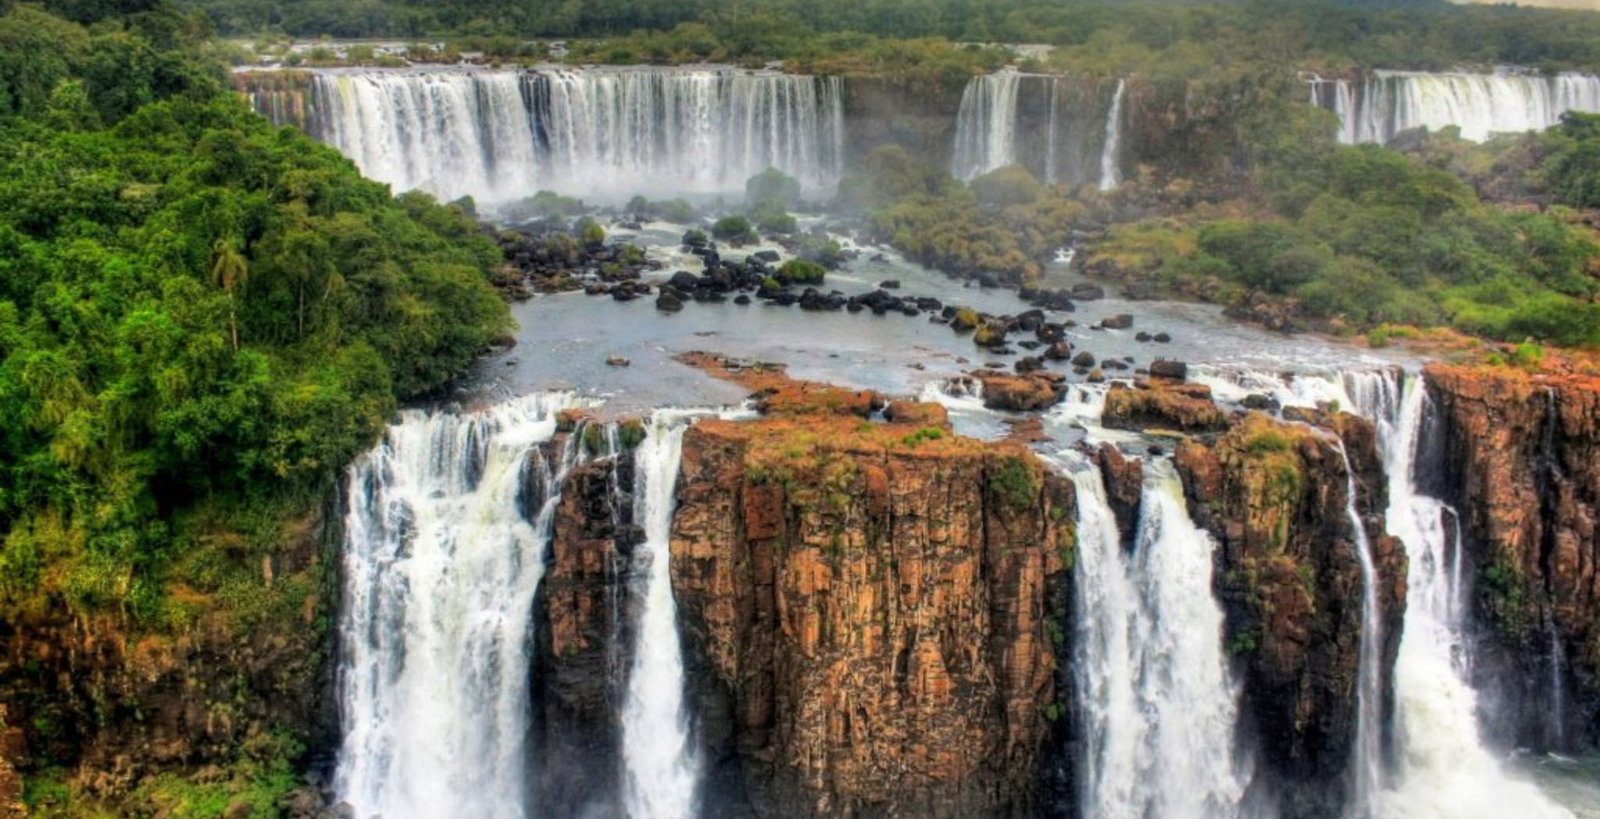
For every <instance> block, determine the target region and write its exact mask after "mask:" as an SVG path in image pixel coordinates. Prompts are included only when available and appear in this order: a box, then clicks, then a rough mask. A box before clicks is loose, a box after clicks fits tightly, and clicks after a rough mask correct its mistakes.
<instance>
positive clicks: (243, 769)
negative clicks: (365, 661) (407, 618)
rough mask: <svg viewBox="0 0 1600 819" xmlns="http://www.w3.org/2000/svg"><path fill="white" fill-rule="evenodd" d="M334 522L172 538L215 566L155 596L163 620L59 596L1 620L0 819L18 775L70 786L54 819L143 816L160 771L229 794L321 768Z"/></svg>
mask: <svg viewBox="0 0 1600 819" xmlns="http://www.w3.org/2000/svg"><path fill="white" fill-rule="evenodd" d="M337 520H338V518H337V516H336V514H334V513H333V509H332V504H331V502H330V503H329V504H328V506H327V507H326V508H314V509H313V510H312V511H310V512H307V513H304V514H303V515H301V516H299V517H297V518H295V519H293V520H292V521H290V522H288V523H287V524H285V525H284V527H283V530H282V532H281V533H280V535H279V537H278V538H276V539H274V540H273V541H272V542H270V543H269V544H268V545H261V544H258V543H254V542H252V541H250V540H249V539H248V538H247V537H246V536H245V535H244V534H242V533H240V531H238V530H234V529H229V528H227V526H226V524H208V525H207V528H206V530H205V532H204V533H201V534H197V533H193V532H189V533H185V534H184V535H183V536H181V537H180V536H175V538H174V540H175V541H176V542H179V543H184V544H185V545H186V546H187V548H188V549H190V550H191V553H192V555H194V557H191V559H207V560H210V561H212V562H211V563H210V564H208V566H209V568H208V571H209V572H210V573H211V574H210V575H204V574H197V573H195V572H192V571H191V572H187V573H186V574H187V576H188V577H190V578H195V579H208V580H212V581H213V582H214V584H215V585H214V586H212V587H204V586H200V585H199V584H198V583H197V584H195V585H194V586H190V585H182V586H175V587H173V588H168V589H163V590H161V591H160V592H159V594H160V595H162V596H161V597H160V600H159V603H160V605H161V606H163V608H162V609H161V612H162V613H163V618H162V619H161V620H159V621H158V620H156V618H153V617H150V616H149V614H148V613H146V617H144V618H142V619H136V618H134V617H132V616H130V615H129V614H128V613H126V612H116V611H102V612H99V613H95V614H87V613H82V612H79V613H74V612H73V611H72V610H71V609H70V608H69V607H68V606H67V605H66V604H65V603H64V602H62V601H59V600H54V601H51V602H50V604H49V605H47V606H41V608H40V609H39V610H37V611H25V612H12V613H10V614H9V615H8V616H7V617H5V618H0V816H3V815H5V811H4V805H5V804H6V803H7V800H8V798H9V797H10V796H12V795H14V794H13V791H14V783H15V781H16V777H17V776H18V775H19V774H21V775H26V776H45V777H48V778H50V779H56V778H58V777H59V778H61V779H62V780H64V781H61V782H60V783H59V784H61V785H64V786H66V787H65V788H63V789H62V790H63V791H65V790H68V789H70V791H71V792H72V794H73V802H72V805H71V806H60V805H58V806H57V807H64V808H65V810H66V811H67V813H65V814H62V815H69V814H70V815H80V814H91V815H101V811H104V812H105V815H145V814H147V813H149V812H152V811H153V810H154V808H155V807H157V805H156V804H153V803H154V802H156V801H157V800H158V799H159V797H160V795H161V788H162V785H160V784H159V783H157V784H155V785H154V786H153V787H150V788H149V789H148V790H144V791H142V792H141V791H136V788H139V787H140V786H142V785H150V784H151V783H152V777H154V776H155V775H156V774H163V775H165V776H164V777H163V779H164V780H166V781H169V782H184V781H185V780H187V779H189V778H190V777H192V776H195V775H201V776H200V779H202V780H204V781H205V782H206V783H208V784H209V785H211V786H212V788H211V790H213V791H223V792H226V791H227V790H228V789H229V788H230V786H231V785H232V784H235V783H237V784H239V785H240V786H241V787H245V786H249V785H253V784H255V783H254V782H252V781H251V778H252V777H254V776H258V775H260V774H259V772H261V771H264V770H266V769H268V767H269V766H271V765H274V764H280V763H282V762H295V763H301V764H303V765H304V766H305V767H308V768H310V769H312V770H319V769H323V768H325V767H326V766H327V765H328V763H329V762H330V760H329V759H328V758H327V757H326V756H325V755H326V754H328V753H330V752H331V750H332V749H333V748H334V747H335V746H336V744H337V736H335V735H334V734H333V732H334V731H335V729H336V722H337V720H336V715H335V714H334V710H333V701H332V697H331V696H330V694H331V690H332V683H333V681H332V667H331V663H328V662H327V658H328V657H329V655H330V653H331V651H332V642H333V639H334V635H333V633H332V618H333V607H332V606H331V605H330V601H331V600H333V599H334V594H335V589H334V577H333V572H331V571H329V569H328V567H329V566H330V565H334V563H335V561H336V558H335V557H334V555H335V553H336V549H337V544H338V527H337V525H336V524H333V523H330V521H337ZM184 538H187V539H184ZM200 555H203V556H204V557H199V556H200ZM295 746H301V747H304V748H305V749H306V750H307V751H309V754H307V755H304V756H302V755H301V754H300V753H299V751H298V750H296V747H295ZM202 774H203V775H202ZM8 783H10V784H8ZM310 797H311V798H310V801H311V802H313V803H316V802H317V799H316V797H315V794H314V793H313V794H310ZM212 798H216V797H214V796H213V797H212ZM224 798H226V797H224Z"/></svg>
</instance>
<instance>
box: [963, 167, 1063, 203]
mask: <svg viewBox="0 0 1600 819" xmlns="http://www.w3.org/2000/svg"><path fill="white" fill-rule="evenodd" d="M968 187H970V188H971V189H972V194H973V195H974V196H976V197H977V198H978V204H980V205H987V206H991V207H1005V206H1007V205H1031V204H1033V203H1034V202H1037V201H1039V200H1040V199H1041V198H1043V197H1044V186H1043V185H1041V184H1039V180H1037V179H1034V178H1033V174H1031V173H1028V169H1027V168H1024V167H1022V166H1021V165H1007V166H1006V167H1004V168H998V169H996V170H993V171H990V172H988V173H986V174H984V175H982V176H980V177H978V178H977V179H974V180H972V182H971V183H969V185H968Z"/></svg>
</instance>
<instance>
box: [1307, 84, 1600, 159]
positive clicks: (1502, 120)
mask: <svg viewBox="0 0 1600 819" xmlns="http://www.w3.org/2000/svg"><path fill="white" fill-rule="evenodd" d="M1312 82H1313V84H1314V96H1315V99H1316V102H1317V103H1318V104H1320V105H1323V106H1325V107H1328V108H1331V109H1332V110H1333V111H1334V112H1335V113H1337V114H1338V115H1339V118H1340V122H1341V128H1340V132H1339V139H1340V141H1341V142H1344V143H1346V144H1354V143H1358V142H1378V143H1383V142H1388V141H1389V140H1390V139H1393V138H1394V136H1395V134H1398V133H1400V132H1401V131H1404V130H1407V129H1410V128H1418V127H1424V126H1425V127H1427V128H1429V129H1434V130H1437V129H1439V128H1444V127H1447V126H1451V125H1454V126H1459V127H1460V128H1461V136H1462V137H1463V138H1465V139H1470V140H1475V141H1480V142H1481V141H1483V140H1485V139H1487V138H1488V137H1489V136H1490V135H1492V134H1495V133H1501V132H1508V131H1527V130H1540V129H1544V128H1548V127H1550V126H1551V125H1554V124H1555V123H1556V122H1557V121H1558V120H1559V119H1560V118H1561V114H1562V113H1563V112H1565V111H1584V112H1590V113H1593V112H1600V76H1596V75H1593V74H1576V73H1563V74H1557V75H1555V76H1541V75H1538V74H1530V73H1515V72H1500V73H1496V74H1469V73H1463V72H1448V73H1423V72H1412V71H1377V72H1374V73H1373V74H1372V75H1371V76H1369V77H1367V78H1366V79H1365V80H1362V81H1359V82H1357V81H1352V80H1320V79H1319V80H1312ZM1329 86H1331V93H1326V92H1319V91H1318V89H1320V88H1326V87H1329Z"/></svg>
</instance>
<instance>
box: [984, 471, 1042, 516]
mask: <svg viewBox="0 0 1600 819" xmlns="http://www.w3.org/2000/svg"><path fill="white" fill-rule="evenodd" d="M988 487H989V493H990V495H991V496H993V497H994V498H996V499H998V500H999V501H1000V502H1001V503H1003V504H1004V505H1005V506H1006V507H1008V508H1010V509H1012V510H1014V511H1021V510H1025V509H1028V508H1030V507H1032V506H1033V504H1034V499H1035V498H1036V497H1038V494H1039V478H1038V476H1037V475H1036V474H1034V471H1033V470H1032V469H1030V468H1029V466H1028V464H1027V463H1025V462H1024V461H1023V460H1022V459H1021V458H1002V459H1000V462H999V464H997V465H996V466H995V468H994V469H993V470H991V471H990V472H989V476H988Z"/></svg>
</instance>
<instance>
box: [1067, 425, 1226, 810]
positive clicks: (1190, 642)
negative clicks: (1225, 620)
mask: <svg viewBox="0 0 1600 819" xmlns="http://www.w3.org/2000/svg"><path fill="white" fill-rule="evenodd" d="M1059 462H1060V463H1061V465H1062V466H1063V468H1065V469H1066V471H1067V472H1068V474H1069V475H1070V476H1071V478H1072V480H1073V482H1074V484H1075V485H1076V488H1077V498H1078V553H1077V556H1076V560H1075V565H1074V578H1075V582H1076V584H1077V591H1078V593H1077V610H1076V612H1075V619H1076V621H1077V629H1078V639H1077V649H1076V656H1075V657H1074V675H1075V678H1076V679H1075V683H1076V686H1077V688H1078V707H1079V709H1080V710H1081V719H1080V723H1081V724H1082V725H1083V741H1084V745H1085V748H1084V751H1083V753H1082V754H1081V765H1082V776H1081V786H1080V787H1081V793H1080V798H1081V806H1082V813H1083V815H1085V816H1097V817H1107V819H1142V817H1146V816H1161V817H1177V818H1178V819H1188V818H1191V817H1192V818H1193V819H1202V818H1207V817H1216V818H1217V819H1223V818H1224V817H1226V818H1227V819H1232V818H1233V817H1236V816H1238V815H1239V810H1240V807H1239V803H1240V800H1241V798H1242V796H1243V793H1244V789H1245V783H1246V779H1247V776H1246V775H1245V774H1244V773H1243V772H1242V771H1241V770H1240V769H1239V767H1238V764H1237V763H1236V761H1235V756H1234V731H1235V721H1236V718H1237V713H1238V688H1237V686H1236V685H1235V684H1234V683H1233V681H1232V680H1231V679H1230V675H1229V673H1228V669H1227V663H1226V659H1225V658H1224V656H1223V648H1222V610H1221V608H1220V607H1219V606H1218V604H1217V602H1216V600H1215V598H1214V597H1213V596H1212V589H1211V575H1212V551H1213V548H1214V547H1213V543H1212V541H1211V538H1210V536H1208V535H1207V534H1205V533H1204V532H1203V531H1201V530H1200V529H1199V528H1198V527H1196V526H1195V524H1194V523H1193V522H1192V521H1191V520H1190V519H1189V515H1188V511H1187V509H1186V507H1185V506H1184V501H1183V497H1182V492H1181V489H1180V488H1179V484H1178V480H1177V476H1176V474H1175V473H1174V471H1173V470H1172V468H1171V466H1170V464H1168V463H1165V462H1157V463H1155V464H1152V465H1151V467H1150V469H1149V473H1148V475H1147V478H1146V482H1145V486H1144V493H1143V498H1142V503H1141V520H1140V522H1139V531H1138V536H1137V539H1136V545H1135V548H1134V551H1133V553H1131V554H1130V553H1127V552H1124V551H1123V549H1122V546H1121V542H1122V541H1121V537H1120V536H1119V533H1118V531H1117V525H1116V518H1115V516H1114V514H1113V513H1112V511H1111V508H1110V506H1109V504H1108V503H1107V500H1106V493H1105V487H1104V484H1103V481H1102V479H1101V477H1100V475H1099V472H1098V471H1097V470H1095V469H1094V468H1093V467H1091V466H1090V465H1088V464H1087V463H1084V462H1083V461H1082V460H1081V459H1080V458H1077V457H1076V456H1073V455H1071V454H1070V453H1069V454H1065V455H1063V456H1062V458H1061V459H1060V460H1059Z"/></svg>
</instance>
